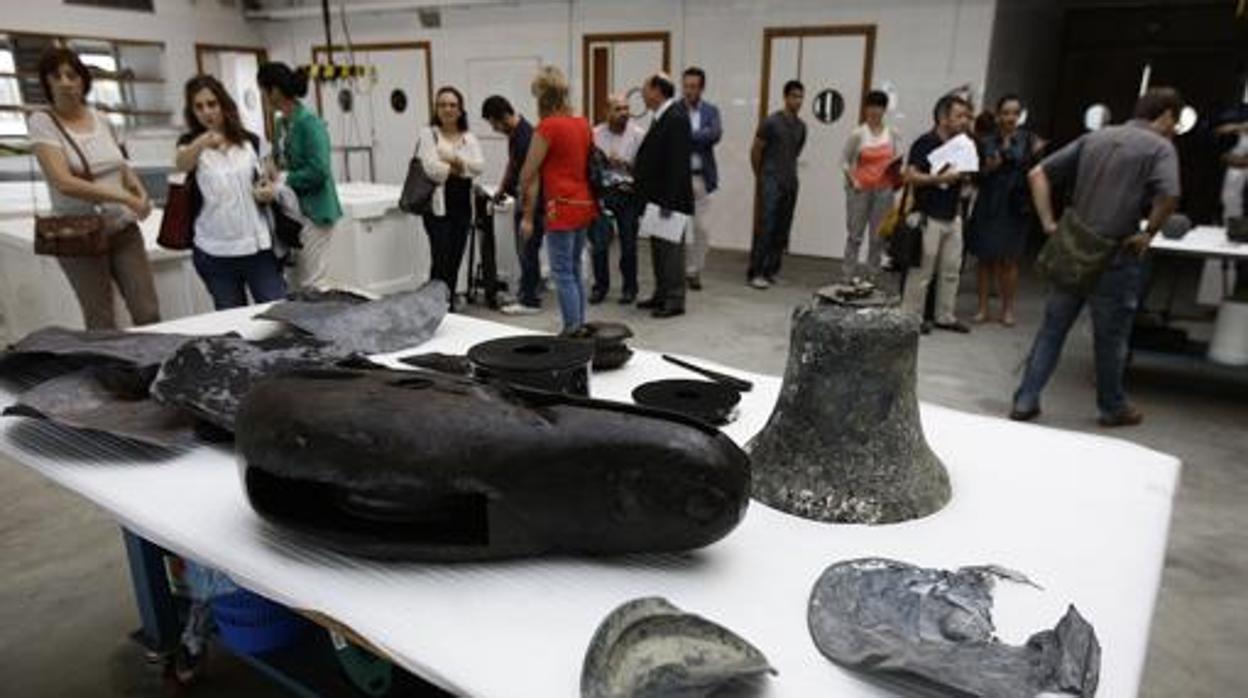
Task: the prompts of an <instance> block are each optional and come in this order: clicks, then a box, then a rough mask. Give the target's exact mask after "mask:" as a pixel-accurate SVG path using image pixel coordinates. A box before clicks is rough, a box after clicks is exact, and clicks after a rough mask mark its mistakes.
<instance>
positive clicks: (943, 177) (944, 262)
mask: <svg viewBox="0 0 1248 698" xmlns="http://www.w3.org/2000/svg"><path fill="white" fill-rule="evenodd" d="M932 116H933V119H934V121H935V122H936V126H935V128H933V129H932V130H931V131H928V132H927V133H925V134H923V135H922V136H920V137H919V139H918V140H916V141H915V142H914V145H912V146H910V154H909V157H908V158H907V164H906V182H907V183H908V184H910V185H911V186H912V187H914V210H915V211H917V212H919V213H920V214H922V215H923V217H924V222H923V259H922V261H921V262H920V264H919V266H918V268H916V269H911V270H910V271H909V272H908V273H907V276H906V291H905V296H904V297H903V299H902V308H903V309H904V310H906V311H908V312H911V313H914V314H915V315H918V316H920V317H922V316H923V304H924V300H925V299H926V298H927V286H928V284H929V283H930V282H931V280H932V276H933V275H937V277H938V282H937V286H936V323H935V324H936V327H939V328H941V329H944V330H951V331H954V332H962V333H966V332H970V328H969V327H967V326H966V325H965V324H963V323H961V322H959V321H958V318H957V316H956V315H955V314H954V309H955V307H956V304H957V298H958V282H959V280H960V276H961V272H962V218H961V212H960V210H959V206H960V201H959V199H960V197H961V183H962V178H963V177H964V176H965V175H964V174H962V173H959V172H956V171H954V170H942V171H940V172H932V168H931V164H930V163H929V162H928V159H927V157H928V155H930V154H931V153H932V151H934V150H936V149H937V148H939V147H941V146H942V145H944V144H945V142H946V141H948V140H949V139H950V138H953V137H954V136H956V135H958V134H960V133H963V132H964V131H966V128H967V126H968V125H969V123H970V120H971V105H970V104H969V103H968V102H967V101H966V100H965V99H963V98H961V97H958V96H956V95H946V96H944V97H941V98H940V100H939V101H937V102H936V108H935V110H934V112H933V114H932ZM930 329H931V328H930V325H929V324H928V323H927V322H924V323H923V331H924V333H926V332H928V331H929V330H930Z"/></svg>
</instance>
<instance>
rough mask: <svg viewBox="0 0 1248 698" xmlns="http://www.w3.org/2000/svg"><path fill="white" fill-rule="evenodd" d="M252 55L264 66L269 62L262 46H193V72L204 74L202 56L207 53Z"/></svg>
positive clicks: (198, 44)
mask: <svg viewBox="0 0 1248 698" xmlns="http://www.w3.org/2000/svg"><path fill="white" fill-rule="evenodd" d="M222 51H224V52H229V53H252V54H255V56H256V62H258V63H259V64H260V65H264V64H265V63H268V62H269V50H268V49H266V48H264V47H263V46H232V45H229V44H201V43H198V42H197V43H196V44H195V72H196V73H199V74H200V75H203V73H204V54H205V53H209V52H214V53H215V52H222Z"/></svg>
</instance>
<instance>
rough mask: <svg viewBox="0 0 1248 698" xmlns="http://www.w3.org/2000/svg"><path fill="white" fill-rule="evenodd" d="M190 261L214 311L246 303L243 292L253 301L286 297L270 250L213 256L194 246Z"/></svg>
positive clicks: (245, 296)
mask: <svg viewBox="0 0 1248 698" xmlns="http://www.w3.org/2000/svg"><path fill="white" fill-rule="evenodd" d="M191 261H192V263H193V264H194V265H195V271H196V272H197V273H198V274H199V278H201V279H203V280H204V286H207V287H208V295H210V296H212V305H213V307H214V308H216V309H217V310H225V309H226V308H238V307H240V306H244V305H247V292H248V291H251V299H252V300H253V301H254V302H256V303H268V302H269V301H275V300H281V299H282V298H283V297H285V296H286V282H285V281H284V280H283V279H282V270H281V264H280V263H279V262H278V261H277V257H275V256H274V255H273V250H263V251H261V252H257V253H256V254H251V255H247V256H246V257H214V256H213V255H210V254H208V253H206V252H204V251H203V250H201V249H199V248H198V247H196V248H195V250H194V252H193V253H192V254H191Z"/></svg>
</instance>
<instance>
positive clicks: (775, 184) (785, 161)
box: [746, 80, 806, 290]
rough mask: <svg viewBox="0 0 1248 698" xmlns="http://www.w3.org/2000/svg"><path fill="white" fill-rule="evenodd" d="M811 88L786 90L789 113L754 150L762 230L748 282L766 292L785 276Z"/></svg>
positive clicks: (770, 125) (759, 137)
mask: <svg viewBox="0 0 1248 698" xmlns="http://www.w3.org/2000/svg"><path fill="white" fill-rule="evenodd" d="M805 95H806V88H805V87H803V86H802V83H800V82H798V81H797V80H790V81H788V82H787V83H785V85H784V109H781V110H780V111H777V112H775V113H773V114H772V115H771V116H769V117H767V119H766V120H764V121H763V123H762V124H761V125H760V126H759V127H758V132H757V133H756V134H755V135H754V146H753V148H751V150H750V165H751V166H752V167H753V168H754V177H755V179H757V180H758V187H759V193H760V194H761V198H762V201H761V203H762V209H763V210H762V214H763V220H762V227H761V229H760V230H759V231H758V233H757V234H756V235H755V237H754V241H753V246H752V247H751V250H750V268H749V270H748V271H747V272H746V278H747V279H748V280H749V283H750V285H751V286H753V287H754V288H757V289H760V290H762V289H766V288H768V287H770V286H771V284H772V283H773V282H774V281H775V277H776V274H778V273H780V261H781V259H782V258H783V257H784V252H785V250H787V249H788V247H789V231H790V229H791V228H792V227H793V210H794V209H795V208H796V207H797V160H798V157H799V156H801V154H802V148H804V147H805V146H806V124H805V123H804V122H803V121H802V119H801V118H800V117H799V116H798V115H797V114H798V112H799V111H800V110H801V108H802V99H803V98H804V97H805Z"/></svg>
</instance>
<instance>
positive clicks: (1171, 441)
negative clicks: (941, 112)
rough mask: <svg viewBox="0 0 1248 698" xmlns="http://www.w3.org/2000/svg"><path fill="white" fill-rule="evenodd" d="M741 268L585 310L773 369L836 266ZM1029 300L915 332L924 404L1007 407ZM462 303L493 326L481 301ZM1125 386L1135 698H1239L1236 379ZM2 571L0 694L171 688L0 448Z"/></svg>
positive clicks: (54, 508)
mask: <svg viewBox="0 0 1248 698" xmlns="http://www.w3.org/2000/svg"><path fill="white" fill-rule="evenodd" d="M647 258H648V257H647V256H645V255H643V259H647ZM743 268H744V257H743V256H742V255H739V254H732V253H715V254H713V255H712V258H711V269H710V271H709V272H708V273H707V274H706V275H705V276H704V282H705V284H706V290H705V291H703V292H701V293H691V294H690V297H689V314H688V315H687V316H685V317H683V318H679V319H674V320H665V321H653V320H651V319H650V318H649V317H648V316H645V315H643V314H642V313H640V312H639V311H637V310H635V309H630V308H622V307H620V306H618V305H616V304H615V302H614V301H615V299H614V297H612V298H610V299H609V300H608V302H607V303H606V304H603V305H601V306H598V307H594V308H591V311H590V317H591V319H594V318H597V319H618V320H623V321H625V322H627V323H628V324H630V325H631V326H632V327H633V329H634V331H635V332H636V334H637V338H636V339H635V340H634V344H635V345H636V346H639V347H644V348H649V349H662V350H668V351H673V352H680V353H688V354H692V355H695V356H705V357H707V358H710V359H714V360H716V361H720V362H722V363H725V364H728V365H731V366H737V367H740V368H742V369H748V370H752V371H759V372H765V373H772V374H779V373H780V372H781V371H782V369H783V366H784V362H785V356H786V352H787V349H788V321H789V311H790V309H791V308H793V307H794V306H795V305H797V304H798V303H801V302H803V301H804V300H805V299H806V298H808V297H809V293H810V291H811V290H812V289H813V288H815V287H817V286H819V285H822V284H824V283H827V282H828V281H830V280H831V279H832V278H833V276H834V274H835V273H836V266H835V263H834V262H825V261H819V260H808V259H792V260H790V261H789V262H788V263H787V266H786V268H785V270H784V272H783V277H782V279H781V283H780V284H779V285H778V286H777V287H775V288H773V289H771V290H769V291H766V292H760V291H756V290H753V289H750V288H747V287H746V286H745V285H744V283H743V281H744V279H743V278H742V277H743V275H742V269H743ZM643 288H648V284H645V285H643ZM960 300H961V303H960V307H961V311H962V313H963V315H964V316H969V315H970V314H971V312H972V307H971V306H972V304H973V300H972V298H971V296H970V289H969V288H968V289H967V290H966V291H964V293H963V296H962V298H961V299H960ZM1041 302H1042V297H1041V293H1040V291H1039V289H1038V288H1035V287H1034V284H1028V285H1027V286H1026V287H1025V288H1024V292H1023V294H1022V300H1021V303H1020V308H1019V313H1018V315H1019V321H1020V322H1019V326H1018V327H1016V328H1014V329H1006V328H1004V327H1001V326H999V325H993V326H982V327H977V328H976V330H975V332H974V333H973V334H971V335H970V336H969V337H963V336H956V335H951V334H947V333H937V334H934V335H932V336H931V337H929V338H926V339H924V340H923V344H922V349H921V352H920V368H919V395H920V397H921V398H922V399H923V400H926V401H929V402H933V403H938V404H942V405H946V406H949V407H953V408H956V409H961V410H965V411H968V412H975V413H981V414H988V415H994V416H999V415H1003V414H1004V413H1005V412H1006V411H1007V409H1008V404H1009V396H1010V394H1011V392H1012V390H1013V388H1014V386H1015V384H1016V383H1017V380H1018V369H1019V365H1020V362H1021V361H1022V358H1023V356H1024V354H1025V353H1026V351H1027V348H1028V346H1029V343H1030V339H1031V336H1032V334H1033V333H1034V331H1035V327H1036V324H1037V323H1038V320H1039V317H1040V311H1041ZM547 305H548V307H549V308H550V310H548V311H547V312H546V313H545V314H543V315H541V316H535V317H529V318H523V319H520V320H518V323H519V324H523V325H526V326H528V327H532V328H534V329H540V330H554V329H556V327H557V312H556V311H555V310H554V305H555V303H554V299H553V298H548V299H547ZM467 312H468V313H469V314H473V315H482V316H489V317H492V318H494V319H500V316H498V315H497V314H495V313H490V312H488V311H482V310H479V309H474V308H469V309H468V311H467ZM1090 345H1091V341H1090V333H1089V329H1088V327H1087V325H1086V318H1085V320H1083V321H1081V324H1080V325H1079V326H1077V327H1076V329H1075V330H1074V332H1073V333H1072V335H1071V339H1070V342H1069V343H1068V346H1067V352H1066V355H1065V357H1064V359H1063V362H1062V365H1061V367H1060V368H1059V371H1058V374H1057V375H1056V376H1055V377H1054V380H1053V383H1052V385H1051V386H1050V388H1049V390H1048V392H1047V393H1046V395H1045V402H1044V408H1045V416H1044V417H1043V422H1044V423H1045V424H1048V425H1052V426H1057V427H1061V428H1065V429H1073V430H1079V431H1090V432H1096V431H1098V429H1097V427H1096V425H1095V422H1094V419H1095V409H1094V402H1093V391H1092V364H1091V356H1090V352H1091V349H1090ZM1131 391H1132V398H1133V400H1134V402H1135V403H1136V404H1137V405H1138V406H1139V407H1140V408H1141V409H1142V410H1143V411H1144V412H1145V414H1146V415H1147V419H1146V421H1145V423H1144V424H1143V425H1142V426H1140V427H1137V428H1134V429H1130V430H1124V431H1118V432H1114V435H1115V436H1118V437H1121V438H1126V439H1130V440H1132V441H1136V442H1138V443H1140V444H1143V445H1146V446H1149V447H1152V448H1155V449H1158V450H1161V451H1165V452H1168V453H1171V454H1174V455H1176V456H1178V457H1179V458H1181V459H1182V461H1183V474H1182V481H1181V486H1180V490H1179V493H1178V496H1177V499H1176V501H1175V509H1174V517H1173V522H1172V527H1171V533H1170V543H1169V549H1168V553H1167V556H1166V567H1165V573H1164V576H1163V579H1162V591H1161V597H1160V600H1159V603H1158V606H1157V610H1156V614H1155V618H1154V623H1153V629H1152V636H1151V642H1150V649H1149V657H1148V663H1147V669H1146V674H1145V677H1144V688H1143V690H1142V692H1141V695H1144V696H1149V697H1150V698H1152V697H1156V698H1161V697H1163V696H1164V697H1167V698H1169V697H1171V696H1187V697H1200V696H1219V697H1223V696H1233V695H1244V693H1243V691H1244V688H1243V679H1244V677H1245V676H1246V675H1248V673H1246V671H1245V668H1244V658H1245V657H1248V623H1245V621H1246V620H1248V588H1246V586H1245V584H1244V581H1245V580H1248V545H1246V543H1248V540H1246V537H1245V533H1244V532H1245V531H1248V507H1245V506H1244V505H1243V503H1244V502H1245V501H1248V463H1246V462H1245V456H1244V454H1245V453H1248V430H1245V420H1246V419H1248V383H1244V382H1240V383H1238V384H1236V383H1228V382H1227V381H1226V380H1224V379H1217V378H1207V379H1202V378H1192V377H1191V376H1189V375H1186V374H1173V373H1169V372H1167V370H1165V369H1162V368H1155V367H1150V366H1148V365H1143V364H1142V365H1140V366H1139V367H1138V368H1137V370H1136V371H1135V372H1134V373H1133V375H1132V380H1131ZM1003 455H1004V454H1003ZM0 580H3V582H0V677H2V680H3V682H4V688H3V689H2V690H0V693H3V694H5V695H13V696H112V697H118V698H120V697H123V696H125V697H139V696H161V695H167V694H168V691H167V690H166V689H165V688H164V687H162V681H161V678H160V671H159V669H158V668H156V667H153V666H151V665H147V664H145V662H144V660H143V656H142V652H140V651H139V650H138V648H137V647H136V646H135V645H134V644H133V643H131V642H129V641H128V640H127V639H126V635H127V634H128V633H129V632H130V631H131V630H133V629H134V628H135V627H136V625H137V620H136V614H135V610H134V603H133V600H132V597H131V593H130V588H129V581H128V578H127V573H126V568H125V559H124V554H123V551H122V546H121V539H120V537H119V535H118V529H117V526H116V524H115V523H113V522H112V520H111V519H110V518H109V517H108V516H106V515H104V514H103V513H102V512H101V511H100V510H98V509H97V508H95V507H94V506H93V505H91V504H88V503H87V502H85V501H84V500H82V499H81V498H79V497H77V496H75V495H72V494H69V493H67V492H65V491H63V490H61V489H59V488H58V487H56V486H54V485H52V484H50V483H49V482H47V481H45V480H44V479H42V478H41V477H39V476H38V475H35V474H34V473H32V472H30V471H27V470H25V469H24V468H21V467H18V466H15V465H14V464H12V463H10V462H7V461H4V460H2V459H0ZM194 693H197V694H199V695H231V696H276V695H280V693H279V692H278V691H277V690H275V689H274V688H273V687H272V686H270V685H268V684H267V683H266V682H265V681H264V680H263V679H261V678H259V677H258V676H256V675H254V674H252V673H251V672H250V671H249V670H248V669H247V668H246V667H244V666H242V665H240V664H239V663H238V662H237V661H236V660H232V659H230V658H228V657H224V656H221V655H218V656H217V657H216V658H215V659H214V660H213V662H212V663H211V665H210V675H209V678H208V680H207V682H206V683H205V684H203V685H201V686H200V687H199V688H198V689H197V690H196V691H194Z"/></svg>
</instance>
